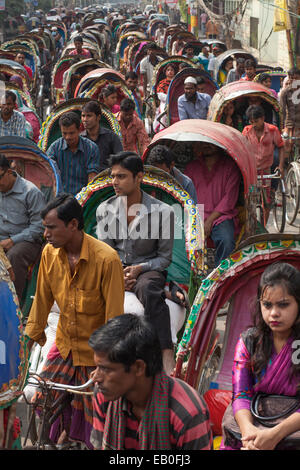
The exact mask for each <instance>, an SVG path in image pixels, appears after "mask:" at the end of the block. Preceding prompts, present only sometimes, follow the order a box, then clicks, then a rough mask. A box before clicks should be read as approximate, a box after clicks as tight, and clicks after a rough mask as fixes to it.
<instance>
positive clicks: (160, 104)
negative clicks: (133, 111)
mask: <svg viewBox="0 0 300 470" xmlns="http://www.w3.org/2000/svg"><path fill="white" fill-rule="evenodd" d="M170 64H171V65H173V67H174V69H175V74H176V73H178V72H179V67H180V65H181V64H185V65H186V66H188V67H192V68H197V65H196V64H195V63H194V62H193V61H192V60H190V59H188V58H187V57H184V56H181V55H178V56H170V57H168V58H166V59H164V60H162V61H160V62H159V63H158V64H157V65H156V66H155V68H154V71H153V76H152V93H151V95H150V97H149V98H148V99H147V101H146V103H147V104H148V105H149V106H150V104H151V106H153V108H154V109H155V118H154V120H153V123H151V125H150V124H149V123H148V122H147V121H146V123H147V125H149V127H151V126H152V127H153V130H154V132H158V131H159V130H161V128H163V127H166V125H167V123H166V117H165V108H166V102H167V96H168V95H167V91H166V93H162V92H158V91H157V90H158V86H159V84H160V82H161V80H163V79H164V78H165V71H166V69H167V67H168V66H169V65H170ZM147 119H148V118H147ZM161 119H163V121H161ZM149 134H151V132H149Z"/></svg>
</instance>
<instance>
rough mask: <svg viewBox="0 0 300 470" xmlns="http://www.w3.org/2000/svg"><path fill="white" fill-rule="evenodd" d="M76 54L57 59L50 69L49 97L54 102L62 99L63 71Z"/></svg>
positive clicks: (72, 61)
mask: <svg viewBox="0 0 300 470" xmlns="http://www.w3.org/2000/svg"><path fill="white" fill-rule="evenodd" d="M75 57H76V56H65V57H63V58H62V59H60V60H58V61H57V62H56V64H55V66H54V68H53V71H52V78H51V97H52V101H53V102H54V104H59V103H60V102H61V101H63V100H64V87H63V77H64V73H65V72H66V71H67V70H68V69H69V68H70V67H71V65H72V63H74V59H75Z"/></svg>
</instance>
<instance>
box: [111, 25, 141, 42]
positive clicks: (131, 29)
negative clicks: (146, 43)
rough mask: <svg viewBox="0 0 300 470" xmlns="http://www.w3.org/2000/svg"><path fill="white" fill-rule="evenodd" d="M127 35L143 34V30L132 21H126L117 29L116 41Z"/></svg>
mask: <svg viewBox="0 0 300 470" xmlns="http://www.w3.org/2000/svg"><path fill="white" fill-rule="evenodd" d="M127 33H142V34H145V30H144V28H143V27H142V26H139V25H137V24H136V23H134V22H133V21H127V22H126V23H123V24H121V25H120V27H119V29H118V34H117V38H118V41H119V40H120V38H121V37H122V36H123V35H124V34H127Z"/></svg>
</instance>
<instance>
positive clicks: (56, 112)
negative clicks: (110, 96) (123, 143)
mask: <svg viewBox="0 0 300 470" xmlns="http://www.w3.org/2000/svg"><path fill="white" fill-rule="evenodd" d="M89 101H90V99H88V98H74V99H71V100H68V101H66V102H63V103H61V104H59V105H57V106H55V108H54V109H53V110H52V112H51V114H50V115H49V116H48V117H47V119H46V121H45V122H44V123H43V125H42V129H41V135H40V140H39V143H38V145H39V147H40V148H41V149H42V150H43V151H44V152H46V151H47V149H48V148H49V147H50V145H51V144H52V143H53V142H54V141H55V140H57V139H59V138H60V137H61V131H60V127H59V118H60V117H61V116H62V115H63V114H64V113H66V112H67V111H74V112H76V113H77V114H78V115H79V116H81V109H82V106H83V105H84V104H85V103H88V102H89ZM100 125H101V126H103V127H106V128H107V129H110V130H112V131H113V132H115V133H116V134H117V135H118V136H119V137H120V138H122V137H121V130H120V126H119V122H118V121H117V119H116V118H115V116H114V115H113V114H112V113H110V112H109V111H107V110H106V109H104V108H102V109H101V119H100ZM82 130H83V128H82Z"/></svg>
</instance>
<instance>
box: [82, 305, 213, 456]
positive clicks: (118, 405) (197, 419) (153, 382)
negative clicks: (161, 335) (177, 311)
mask: <svg viewBox="0 0 300 470" xmlns="http://www.w3.org/2000/svg"><path fill="white" fill-rule="evenodd" d="M89 345H90V347H91V348H92V349H93V351H94V358H95V364H96V371H95V372H93V373H92V376H93V380H94V382H95V385H96V386H95V392H94V397H93V431H92V434H91V441H92V443H93V445H94V448H95V450H107V449H109V450H111V449H114V450H116V451H118V450H124V449H125V450H126V449H130V450H132V449H135V450H149V451H155V450H158V449H159V450H160V451H162V450H176V449H181V450H185V451H187V450H212V447H213V446H212V441H213V437H212V432H211V428H210V423H209V415H208V409H207V406H206V404H205V401H204V400H203V398H202V397H201V396H200V395H199V394H198V393H197V392H196V390H194V389H193V388H192V387H190V386H189V385H188V384H187V383H186V382H183V381H181V380H180V379H177V378H173V377H169V376H167V375H166V374H165V373H164V371H163V367H162V356H161V351H160V347H159V339H158V337H157V334H156V333H155V331H154V329H153V328H152V327H151V325H150V324H149V323H148V322H147V321H146V320H145V319H144V318H142V317H137V316H135V315H132V314H127V315H122V316H119V317H117V318H115V319H113V320H111V321H110V322H108V323H107V325H105V326H104V327H102V328H99V329H98V330H97V331H95V332H94V333H93V334H92V336H91V338H90V340H89ZM108 370H109V371H110V372H108ZM124 410H126V411H124Z"/></svg>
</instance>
